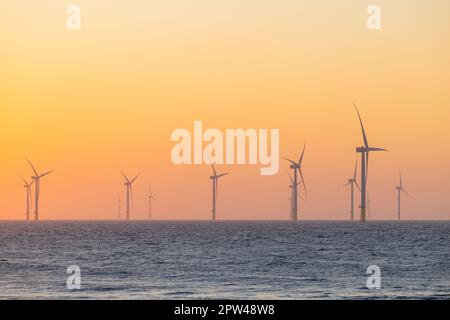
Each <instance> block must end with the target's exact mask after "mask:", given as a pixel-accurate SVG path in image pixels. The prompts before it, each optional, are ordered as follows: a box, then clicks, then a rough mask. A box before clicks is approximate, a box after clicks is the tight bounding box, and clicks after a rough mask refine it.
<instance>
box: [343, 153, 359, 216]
mask: <svg viewBox="0 0 450 320" xmlns="http://www.w3.org/2000/svg"><path fill="white" fill-rule="evenodd" d="M357 170H358V159H356V165H355V172H354V174H353V178H350V179H348V183H347V184H345V185H346V186H348V185H349V186H350V220H351V221H353V220H354V212H355V193H354V191H355V187H354V186H355V185H356V187H357V188H358V190H359V191H361V188H360V187H359V185H358V182H357V181H356V172H357Z"/></svg>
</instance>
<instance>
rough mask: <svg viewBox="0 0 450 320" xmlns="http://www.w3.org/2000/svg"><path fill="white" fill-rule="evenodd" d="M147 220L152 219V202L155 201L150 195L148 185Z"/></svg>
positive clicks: (150, 189)
mask: <svg viewBox="0 0 450 320" xmlns="http://www.w3.org/2000/svg"><path fill="white" fill-rule="evenodd" d="M147 198H148V218H149V219H152V200H156V198H155V197H154V196H153V194H152V188H150V185H149V186H148V196H147Z"/></svg>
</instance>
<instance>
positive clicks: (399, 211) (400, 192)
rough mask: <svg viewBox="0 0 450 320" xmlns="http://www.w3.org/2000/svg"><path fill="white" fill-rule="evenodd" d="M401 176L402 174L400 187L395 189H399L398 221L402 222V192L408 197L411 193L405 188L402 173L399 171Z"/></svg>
mask: <svg viewBox="0 0 450 320" xmlns="http://www.w3.org/2000/svg"><path fill="white" fill-rule="evenodd" d="M399 174H400V185H398V186H397V187H395V189H397V218H398V221H400V220H401V215H400V213H401V195H402V192H403V193H405V194H406V195H407V196H409V193H408V192H407V191H406V190H405V189H404V188H403V182H402V172H401V171H400V170H399Z"/></svg>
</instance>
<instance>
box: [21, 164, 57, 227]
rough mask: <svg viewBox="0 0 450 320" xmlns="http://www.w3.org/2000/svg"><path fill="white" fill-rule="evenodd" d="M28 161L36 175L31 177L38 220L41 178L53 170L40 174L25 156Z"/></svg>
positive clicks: (35, 216) (35, 217) (37, 218)
mask: <svg viewBox="0 0 450 320" xmlns="http://www.w3.org/2000/svg"><path fill="white" fill-rule="evenodd" d="M25 159H26V160H27V161H28V163H29V164H30V166H31V169H33V172H34V176H32V177H31V179H32V180H33V182H34V220H35V221H38V220H39V199H40V198H39V196H40V192H41V178H42V177H45V176H46V175H49V174H50V173H52V172H53V170H52V171H47V172H45V173H43V174H39V173H38V172H37V171H36V169H35V167H34V166H33V164H32V163H31V161H30V160H28V159H27V158H25Z"/></svg>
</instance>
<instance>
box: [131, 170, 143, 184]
mask: <svg viewBox="0 0 450 320" xmlns="http://www.w3.org/2000/svg"><path fill="white" fill-rule="evenodd" d="M140 175H141V174H140V173H139V174H138V175H137V176H136V177H134V178H133V180H131V181H130V184H131V183H133V182H135V181H136V179H137V178H139V176H140Z"/></svg>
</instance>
